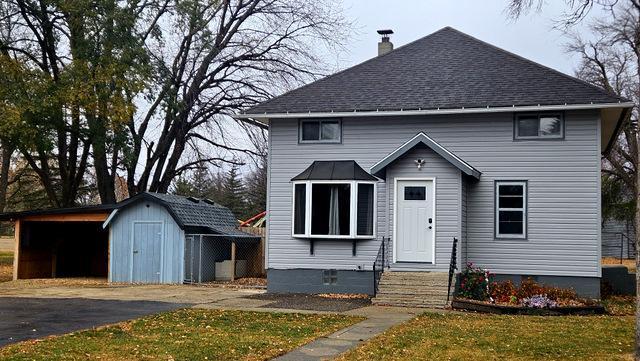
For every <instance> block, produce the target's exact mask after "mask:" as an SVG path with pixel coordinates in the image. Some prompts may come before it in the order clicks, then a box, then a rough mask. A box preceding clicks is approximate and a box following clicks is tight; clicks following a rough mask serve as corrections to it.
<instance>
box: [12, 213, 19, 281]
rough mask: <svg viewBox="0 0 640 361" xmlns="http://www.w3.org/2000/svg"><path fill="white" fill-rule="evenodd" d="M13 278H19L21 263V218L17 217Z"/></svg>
mask: <svg viewBox="0 0 640 361" xmlns="http://www.w3.org/2000/svg"><path fill="white" fill-rule="evenodd" d="M13 238H14V246H13V280H14V281H15V280H17V279H18V265H19V264H20V220H19V219H16V221H15V223H14V226H13Z"/></svg>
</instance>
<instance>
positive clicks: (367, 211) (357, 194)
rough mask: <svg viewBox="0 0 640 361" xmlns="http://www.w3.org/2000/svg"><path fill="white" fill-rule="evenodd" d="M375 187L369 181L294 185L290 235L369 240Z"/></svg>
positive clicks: (373, 227)
mask: <svg viewBox="0 0 640 361" xmlns="http://www.w3.org/2000/svg"><path fill="white" fill-rule="evenodd" d="M375 188H376V185H375V182H372V181H315V180H314V181H297V182H294V184H293V222H292V223H293V227H292V228H293V229H292V233H293V236H295V237H308V238H373V237H374V230H375V215H374V212H375Z"/></svg>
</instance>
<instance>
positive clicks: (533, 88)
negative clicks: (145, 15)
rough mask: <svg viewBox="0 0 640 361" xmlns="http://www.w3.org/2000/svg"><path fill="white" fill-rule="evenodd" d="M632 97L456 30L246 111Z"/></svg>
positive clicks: (542, 102) (553, 102)
mask: <svg viewBox="0 0 640 361" xmlns="http://www.w3.org/2000/svg"><path fill="white" fill-rule="evenodd" d="M620 101H625V100H624V99H621V98H619V97H617V96H615V95H611V94H609V93H607V92H606V91H604V90H603V89H600V88H598V87H595V86H593V85H590V84H588V83H585V82H583V81H581V80H578V79H576V78H573V77H571V76H568V75H566V74H563V73H561V72H558V71H556V70H553V69H551V68H548V67H545V66H543V65H540V64H537V63H534V62H532V61H530V60H527V59H524V58H522V57H520V56H517V55H515V54H512V53H510V52H508V51H505V50H502V49H500V48H497V47H495V46H493V45H490V44H488V43H485V42H483V41H480V40H478V39H476V38H474V37H471V36H469V35H467V34H464V33H462V32H460V31H458V30H455V29H453V28H450V27H446V28H443V29H441V30H438V31H436V32H435V33H433V34H431V35H428V36H425V37H423V38H421V39H418V40H416V41H414V42H412V43H409V44H407V45H405V46H402V47H399V48H397V49H396V50H394V51H391V52H389V53H387V54H385V55H382V56H378V57H376V58H373V59H370V60H368V61H365V62H364V63H361V64H359V65H356V66H354V67H352V68H349V69H346V70H343V71H341V72H339V73H336V74H334V75H331V76H329V77H326V78H324V79H321V80H319V81H316V82H314V83H311V84H308V85H306V86H303V87H301V88H298V89H296V90H293V91H291V92H288V93H286V94H284V95H281V96H279V97H276V98H274V99H271V100H269V101H266V102H264V103H262V104H259V105H257V106H255V107H253V108H251V109H249V110H248V111H247V112H246V113H248V114H264V113H286V112H291V113H307V112H312V113H313V112H331V111H335V112H348V111H354V110H357V111H376V110H380V111H390V110H400V109H403V110H417V109H422V110H425V109H438V108H440V109H443V108H445V109H446V108H450V109H459V108H463V107H464V108H484V107H487V106H489V107H504V106H513V105H515V106H526V105H538V104H539V105H564V104H590V103H618V102H620Z"/></svg>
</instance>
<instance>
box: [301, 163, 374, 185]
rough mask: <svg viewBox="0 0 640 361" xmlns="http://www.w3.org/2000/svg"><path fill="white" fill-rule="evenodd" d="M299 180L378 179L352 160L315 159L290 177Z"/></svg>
mask: <svg viewBox="0 0 640 361" xmlns="http://www.w3.org/2000/svg"><path fill="white" fill-rule="evenodd" d="M291 180H292V181H299V180H364V181H377V180H378V179H377V178H376V177H374V176H372V175H371V174H369V173H367V171H366V170H364V169H362V167H361V166H360V165H359V164H358V163H356V162H355V161H354V160H331V161H325V160H316V161H314V162H313V163H311V165H310V166H309V167H308V168H307V169H305V170H304V171H302V173H300V174H298V175H297V176H295V177H293V178H292V179H291Z"/></svg>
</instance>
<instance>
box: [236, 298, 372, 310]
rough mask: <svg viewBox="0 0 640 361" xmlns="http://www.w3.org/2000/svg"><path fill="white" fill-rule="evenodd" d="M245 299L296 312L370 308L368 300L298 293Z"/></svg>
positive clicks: (268, 306)
mask: <svg viewBox="0 0 640 361" xmlns="http://www.w3.org/2000/svg"><path fill="white" fill-rule="evenodd" d="M245 298H250V299H255V300H263V301H273V302H270V303H267V304H265V305H263V306H262V307H263V308H287V309H294V310H309V311H329V312H345V311H349V310H354V309H356V308H361V307H365V306H369V305H370V304H371V301H370V300H369V299H368V298H351V299H349V298H347V299H345V298H327V297H320V296H317V295H307V294H297V293H287V294H280V293H263V294H257V295H249V296H245Z"/></svg>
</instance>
